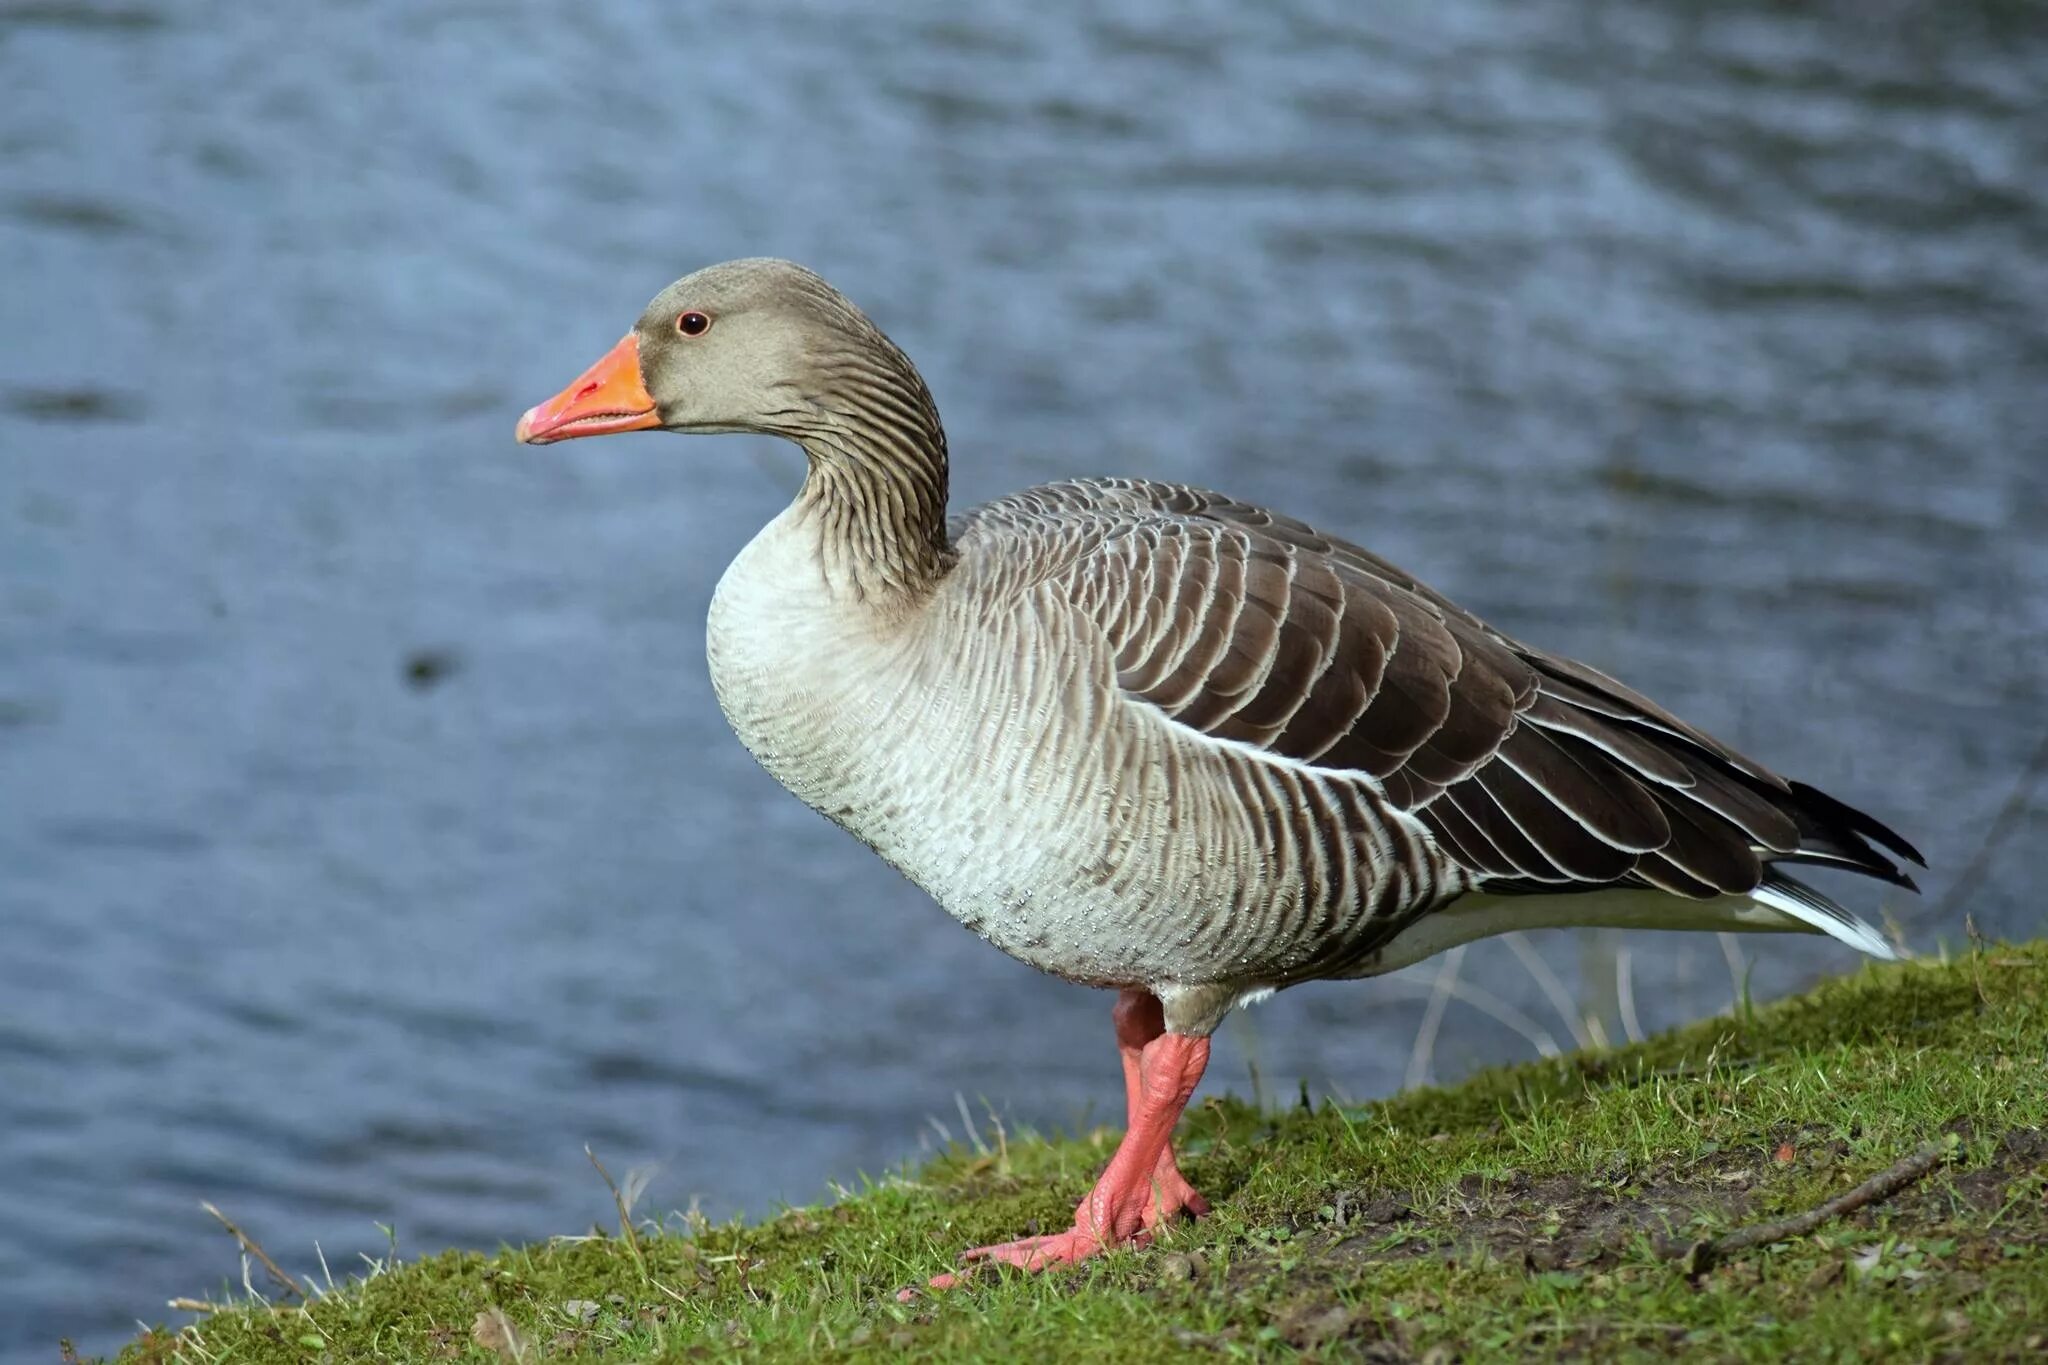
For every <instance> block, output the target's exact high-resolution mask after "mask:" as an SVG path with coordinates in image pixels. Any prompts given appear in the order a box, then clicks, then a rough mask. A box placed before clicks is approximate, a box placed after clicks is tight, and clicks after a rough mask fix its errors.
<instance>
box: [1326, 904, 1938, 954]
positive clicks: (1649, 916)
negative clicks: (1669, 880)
mask: <svg viewBox="0 0 2048 1365" xmlns="http://www.w3.org/2000/svg"><path fill="white" fill-rule="evenodd" d="M1794 885H1796V883H1795V884H1794ZM1798 890H1799V891H1805V890H1806V888H1804V887H1799V888H1798ZM1807 894H1808V895H1810V896H1814V898H1815V900H1816V901H1819V902H1820V903H1819V904H1813V903H1809V902H1808V901H1807V900H1805V899H1804V898H1802V897H1801V896H1800V895H1799V894H1798V893H1797V892H1795V891H1793V890H1791V889H1790V888H1788V887H1780V886H1769V885H1766V886H1760V887H1758V888H1757V889H1756V890H1755V891H1753V892H1751V893H1750V894H1749V895H1746V896H1717V897H1715V898H1713V899H1712V900H1687V899H1686V898H1685V897H1683V896H1673V895H1669V894H1667V893H1665V892H1662V891H1653V890H1647V889H1639V888H1635V887H1627V888H1622V889H1619V890H1614V891H1589V892H1581V893H1579V894H1576V895H1568V896H1489V895H1487V894H1486V893H1485V892H1483V891H1475V892H1472V893H1471V894H1469V895H1465V896H1462V897H1460V898H1459V899H1457V900H1455V901H1453V902H1451V904H1449V905H1448V906H1446V907H1445V908H1443V909H1442V910H1438V911H1435V912H1433V913H1431V914H1427V915H1424V916H1423V917H1422V918H1421V919H1419V920H1417V921H1416V922H1415V923H1414V924H1411V925H1409V926H1408V927H1407V928H1406V929H1403V930H1402V931H1401V932H1400V934H1399V935H1397V936H1396V937H1395V939H1394V941H1393V942H1391V943H1389V944H1387V946H1386V947H1384V948H1382V949H1380V951H1379V952H1378V953H1377V954H1375V955H1374V957H1373V958H1372V959H1371V960H1370V961H1369V962H1367V963H1365V964H1362V965H1361V966H1360V967H1359V969H1358V970H1357V971H1356V972H1355V973H1354V975H1357V976H1378V975H1379V974H1380V973H1382V972H1392V971H1398V970H1400V969H1401V968H1403V967H1412V966H1414V965H1415V964H1416V963H1418V962H1421V961H1423V960H1425V959H1427V958H1432V957H1435V956H1436V955H1437V954H1438V953H1441V952H1444V951H1446V950H1448V949H1451V948H1455V947H1457V946H1458V945H1459V944H1461V943H1471V942H1472V941H1474V940H1475V939H1482V938H1490V937H1492V936H1493V935H1495V934H1505V933H1508V932H1510V931H1513V930H1521V929H1574V928H1583V929H1687V930H1694V931H1708V932H1737V933H1766V934H1787V933H1808V934H1812V933H1821V934H1827V935H1829V936H1830V937H1832V938H1835V939H1839V940H1840V941H1841V942H1843V943H1846V944H1848V945H1849V946H1850V947H1852V948H1856V949H1859V950H1860V951H1862V952H1866V953H1868V954H1870V955H1871V956H1872V957H1876V958H1883V959H1885V960H1886V961H1890V960H1892V959H1894V958H1896V957H1897V956H1898V953H1896V952H1895V951H1893V949H1892V947H1891V945H1890V944H1888V943H1886V942H1885V941H1884V938H1883V936H1882V935H1880V934H1879V933H1878V932H1877V930H1875V929H1873V928H1871V927H1870V925H1868V924H1866V923H1864V922H1863V921H1862V920H1860V919H1858V918H1856V917H1855V916H1854V915H1851V914H1850V913H1849V912H1848V911H1846V910H1842V909H1840V908H1839V907H1837V906H1835V905H1833V903H1832V902H1827V901H1824V900H1821V899H1820V898H1819V897H1818V896H1817V895H1815V893H1812V892H1807Z"/></svg>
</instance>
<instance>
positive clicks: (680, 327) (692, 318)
mask: <svg viewBox="0 0 2048 1365" xmlns="http://www.w3.org/2000/svg"><path fill="white" fill-rule="evenodd" d="M710 327H711V319H710V318H708V317H706V316H704V315H703V314H702V313H697V312H690V313H685V314H683V315H682V316H681V317H679V318H677V319H676V330H677V331H678V332H681V333H682V334H683V335H684V336H686V337H697V336H703V335H704V333H705V332H706V331H707V330H709V329H710Z"/></svg>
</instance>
